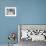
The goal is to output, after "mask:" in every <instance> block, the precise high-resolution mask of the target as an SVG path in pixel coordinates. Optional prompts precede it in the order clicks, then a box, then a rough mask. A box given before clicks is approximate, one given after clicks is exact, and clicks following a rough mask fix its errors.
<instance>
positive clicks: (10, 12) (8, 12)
mask: <svg viewBox="0 0 46 46" xmlns="http://www.w3.org/2000/svg"><path fill="white" fill-rule="evenodd" d="M5 16H16V7H5Z"/></svg>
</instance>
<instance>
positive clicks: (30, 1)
mask: <svg viewBox="0 0 46 46" xmlns="http://www.w3.org/2000/svg"><path fill="white" fill-rule="evenodd" d="M6 6H15V7H16V8H17V10H16V12H17V16H16V17H6V16H5V7H6ZM17 24H46V0H3V1H2V0H0V44H1V43H2V44H3V43H4V44H5V43H8V39H7V36H8V34H9V32H16V33H17V32H18V31H17ZM16 43H17V40H16Z"/></svg>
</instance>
